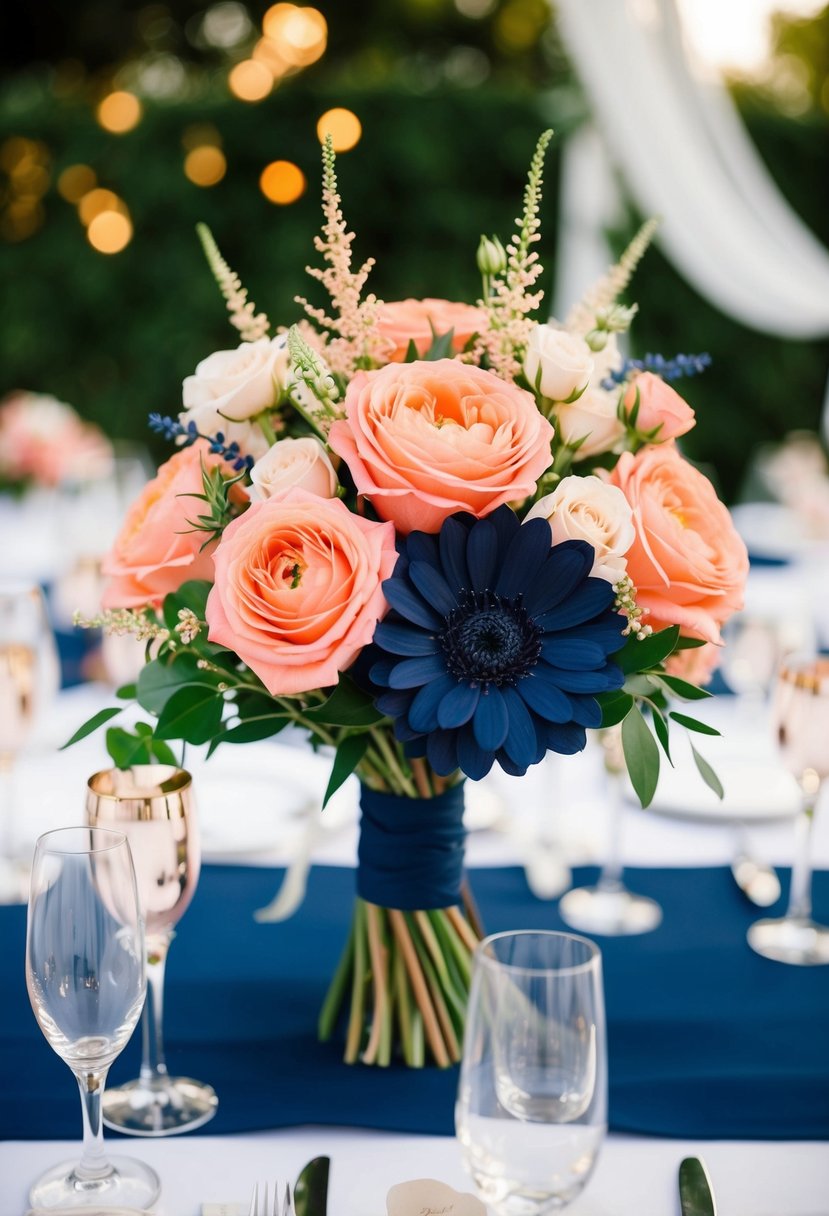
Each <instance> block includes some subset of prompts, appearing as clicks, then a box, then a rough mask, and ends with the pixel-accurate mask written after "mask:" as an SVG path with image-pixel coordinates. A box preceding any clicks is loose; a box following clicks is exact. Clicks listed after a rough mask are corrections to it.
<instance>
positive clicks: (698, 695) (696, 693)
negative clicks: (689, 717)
mask: <svg viewBox="0 0 829 1216" xmlns="http://www.w3.org/2000/svg"><path fill="white" fill-rule="evenodd" d="M654 679H658V680H659V682H660V684H664V685H665V687H666V688H667V689H669V690H670V691H671V692H672V693H673V694H674V695H675V696H677V697H681V698H682V699H683V701H705V700H707V699H708V697H710V696H711V693H710V692H709V691H708V689H707V688H698V687H697V686H696V684H689V683H688V681H687V680H680V678H679V676H666V675H664V674H663V673H662V672H659V673H654Z"/></svg>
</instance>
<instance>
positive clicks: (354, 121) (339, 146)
mask: <svg viewBox="0 0 829 1216" xmlns="http://www.w3.org/2000/svg"><path fill="white" fill-rule="evenodd" d="M362 133H363V127H362V124H361V122H360V120H359V118H358V117H357V115H356V114H354V113H353V112H352V111H351V110H346V109H344V108H343V107H342V106H336V107H335V108H334V109H332V110H326V111H325V113H324V114H323V115H322V116H321V117H320V119H319V121H318V122H317V137H318V138H319V141H320V143H321V144H323V143H325V139H326V136H327V135H330V136H331V142H332V143H333V145H334V151H335V152H348V151H350V149H351V148H353V147H355V146H356V145H357V144H358V143H359V141H360V136H361V135H362Z"/></svg>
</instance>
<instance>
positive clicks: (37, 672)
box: [0, 582, 59, 904]
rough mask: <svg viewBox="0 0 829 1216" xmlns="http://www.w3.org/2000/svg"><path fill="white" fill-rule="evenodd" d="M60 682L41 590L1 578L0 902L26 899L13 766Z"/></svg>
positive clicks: (53, 643)
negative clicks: (18, 845)
mask: <svg viewBox="0 0 829 1216" xmlns="http://www.w3.org/2000/svg"><path fill="white" fill-rule="evenodd" d="M58 683H59V672H58V659H57V652H56V649H55V641H54V637H53V635H52V631H51V628H50V626H49V621H48V617H47V614H46V605H45V603H44V599H43V593H42V592H41V590H40V588H39V587H38V586H36V585H35V584H34V583H26V582H0V904H2V903H24V902H25V900H26V877H27V876H26V873H25V870H24V867H23V865H22V862H21V861H20V859H19V858H18V857H17V852H18V850H17V839H16V833H15V805H14V804H15V797H14V768H15V762H16V759H17V756H18V753H19V752H20V751H21V749H22V748H23V747H24V746H25V744H26V743H27V741H28V739H29V736H30V734H31V731H32V728H33V726H34V723H35V720H36V717H37V715H38V713H39V712H40V710H41V709H42V708H43V706H44V705H45V704H46V702H47V701H48V700H49V699H50V698H51V697H52V696H54V694H55V693H56V692H57V687H58Z"/></svg>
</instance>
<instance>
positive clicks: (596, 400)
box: [555, 387, 625, 460]
mask: <svg viewBox="0 0 829 1216" xmlns="http://www.w3.org/2000/svg"><path fill="white" fill-rule="evenodd" d="M555 419H556V430H557V431H558V437H559V439H562V440H563V441H564V442H565V443H567V444H571V445H573V444H576V443H578V441H579V440H580V439H581V440H584V442H583V443H582V444H581V446H580V447H579V450H578V459H579V460H584V459H585V457H589V456H598V455H600V454H601V453H602V452H613V451H616V450H618V445H619V444H620V443H621V441H622V440H623V439H624V435H625V425H624V423H623V422H622V421H621V420H620V419H619V410H618V394H617V393H611V392H608V391H607V390H606V389H603V388H593V387H590V388H588V389H587V390H586V392H584V393H582V395H581V396H580V397H579V398H578V400H577V401H573V402H572V404H570V405H559V406H557V408H556V413H555Z"/></svg>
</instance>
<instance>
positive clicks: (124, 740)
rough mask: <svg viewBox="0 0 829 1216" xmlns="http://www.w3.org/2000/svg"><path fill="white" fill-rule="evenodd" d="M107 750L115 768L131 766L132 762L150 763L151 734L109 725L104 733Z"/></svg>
mask: <svg viewBox="0 0 829 1216" xmlns="http://www.w3.org/2000/svg"><path fill="white" fill-rule="evenodd" d="M106 743H107V751H108V752H109V754H110V756H111V757H112V763H113V764H114V765H115V767H116V768H131V767H132V766H133V764H152V759H153V755H152V734H150V736H149V737H148V736H146V735H140V734H137V733H135V734H134V733H133V732H132V731H129V730H124V728H123V727H121V726H111V727H110V728H109V730H108V731H107V733H106Z"/></svg>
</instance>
